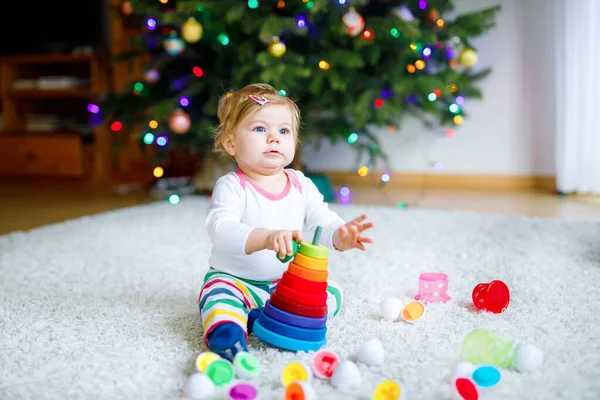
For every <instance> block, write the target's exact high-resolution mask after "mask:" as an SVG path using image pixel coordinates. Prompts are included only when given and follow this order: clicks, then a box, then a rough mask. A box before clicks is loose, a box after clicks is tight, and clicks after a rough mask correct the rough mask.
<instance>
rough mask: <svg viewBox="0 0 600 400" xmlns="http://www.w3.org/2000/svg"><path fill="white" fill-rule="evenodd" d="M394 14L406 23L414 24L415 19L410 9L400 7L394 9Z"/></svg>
mask: <svg viewBox="0 0 600 400" xmlns="http://www.w3.org/2000/svg"><path fill="white" fill-rule="evenodd" d="M392 14H394V15H395V16H396V17H398V18H400V19H401V20H402V21H406V22H412V21H413V20H414V19H415V17H414V15H413V14H412V12H411V11H410V9H409V8H408V7H406V6H398V7H396V8H394V9H393V10H392Z"/></svg>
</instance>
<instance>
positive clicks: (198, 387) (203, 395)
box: [183, 372, 216, 400]
mask: <svg viewBox="0 0 600 400" xmlns="http://www.w3.org/2000/svg"><path fill="white" fill-rule="evenodd" d="M183 393H184V394H185V396H186V397H189V398H190V399H194V400H208V399H212V398H213V397H214V396H215V393H216V387H215V384H214V383H213V381H211V380H210V378H209V377H208V376H206V375H204V374H202V373H200V372H197V373H195V374H192V375H190V376H189V378H188V379H187V381H186V382H185V385H184V387H183Z"/></svg>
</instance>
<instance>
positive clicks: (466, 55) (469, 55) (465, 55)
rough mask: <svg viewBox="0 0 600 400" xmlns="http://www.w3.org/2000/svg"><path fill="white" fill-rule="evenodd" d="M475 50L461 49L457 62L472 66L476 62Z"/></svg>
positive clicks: (468, 66)
mask: <svg viewBox="0 0 600 400" xmlns="http://www.w3.org/2000/svg"><path fill="white" fill-rule="evenodd" d="M477 59H478V56H477V52H476V51H475V50H473V49H464V50H463V51H461V53H460V56H459V58H458V62H459V63H461V64H462V65H464V66H465V67H467V68H473V67H474V66H475V64H477Z"/></svg>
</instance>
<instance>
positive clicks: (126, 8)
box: [121, 0, 133, 16]
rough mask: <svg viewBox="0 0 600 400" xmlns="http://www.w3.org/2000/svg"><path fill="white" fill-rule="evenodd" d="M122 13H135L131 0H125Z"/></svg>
mask: <svg viewBox="0 0 600 400" xmlns="http://www.w3.org/2000/svg"><path fill="white" fill-rule="evenodd" d="M121 13H123V15H125V16H130V15H131V14H133V4H131V1H129V0H125V1H124V2H123V3H122V4H121Z"/></svg>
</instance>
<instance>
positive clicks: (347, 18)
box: [342, 7, 365, 36]
mask: <svg viewBox="0 0 600 400" xmlns="http://www.w3.org/2000/svg"><path fill="white" fill-rule="evenodd" d="M342 22H343V23H344V26H345V27H346V32H348V34H349V35H350V36H358V35H359V34H360V33H361V32H362V30H363V29H364V27H365V19H364V18H363V16H362V15H360V14H359V13H358V12H356V9H355V8H354V7H350V9H349V10H348V12H347V13H346V14H344V16H343V17H342Z"/></svg>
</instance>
